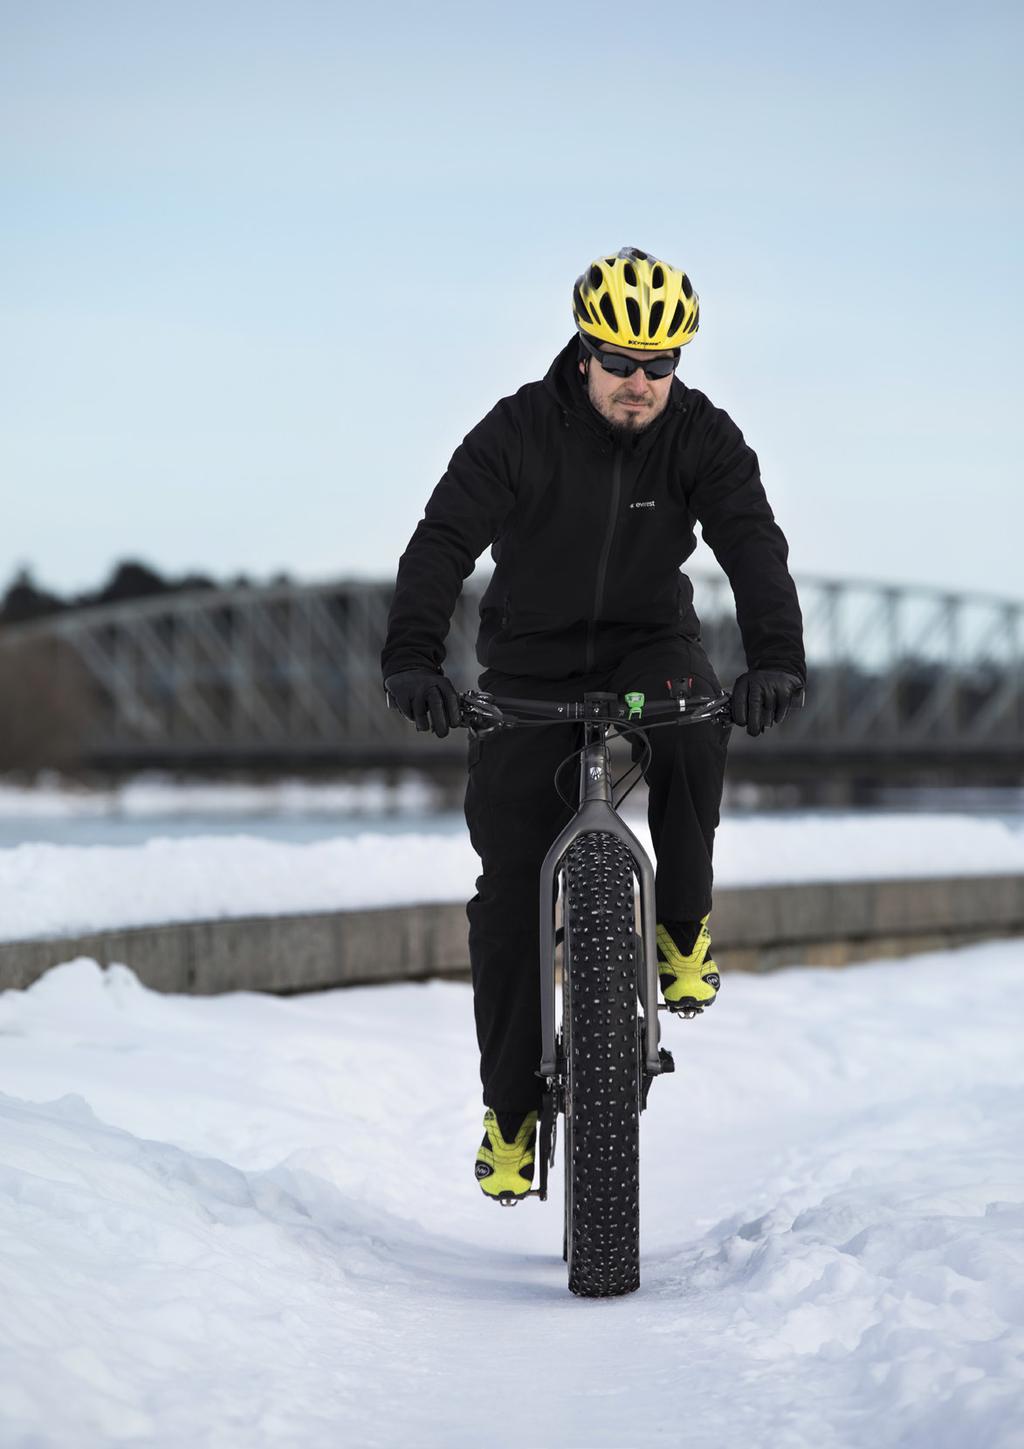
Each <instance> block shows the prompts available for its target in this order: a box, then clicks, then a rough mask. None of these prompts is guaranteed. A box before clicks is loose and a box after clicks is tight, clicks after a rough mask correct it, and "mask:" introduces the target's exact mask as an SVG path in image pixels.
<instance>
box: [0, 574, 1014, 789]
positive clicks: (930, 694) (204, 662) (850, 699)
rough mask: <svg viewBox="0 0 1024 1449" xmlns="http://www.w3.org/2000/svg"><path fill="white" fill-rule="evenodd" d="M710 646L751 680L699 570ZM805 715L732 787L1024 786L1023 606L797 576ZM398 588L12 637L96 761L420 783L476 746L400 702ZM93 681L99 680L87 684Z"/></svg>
mask: <svg viewBox="0 0 1024 1449" xmlns="http://www.w3.org/2000/svg"><path fill="white" fill-rule="evenodd" d="M692 577H693V579H694V586H695V592H696V604H697V610H698V613H699V615H700V617H701V619H702V622H703V631H704V644H705V647H706V648H707V650H708V653H709V654H710V656H711V659H712V662H713V663H714V665H715V667H716V669H717V671H718V673H719V675H720V677H721V678H722V680H723V682H724V683H725V684H726V685H727V686H728V685H729V684H731V682H732V680H733V678H734V677H735V675H736V674H738V673H740V672H741V671H742V669H743V668H744V667H745V666H744V662H743V655H742V650H741V647H740V640H739V634H738V631H737V628H736V624H735V618H734V613H733V601H732V594H731V591H730V589H729V585H728V581H727V580H726V579H725V577H724V576H723V575H715V576H713V577H712V576H707V575H703V574H695V575H693V576H692ZM798 586H799V590H800V598H801V602H802V605H803V610H804V618H805V626H806V639H807V652H808V664H809V672H810V682H809V687H808V691H807V704H806V707H805V709H804V710H802V711H801V712H799V713H797V714H795V715H792V716H791V717H790V719H789V720H788V721H787V722H786V724H785V726H784V727H783V728H781V729H777V730H773V731H772V732H771V733H770V734H768V735H766V736H765V737H764V738H763V739H761V740H757V741H750V740H748V739H747V737H746V735H745V734H743V732H741V731H736V732H735V733H734V737H733V740H734V752H733V757H732V766H731V776H732V778H734V779H735V778H737V777H739V778H744V777H745V778H748V779H753V780H768V781H771V780H775V781H778V780H794V781H799V780H801V779H808V778H813V777H818V778H823V777H830V776H831V777H839V776H842V777H844V778H846V779H856V778H861V777H863V778H870V779H874V780H879V779H902V780H910V779H914V780H917V781H929V780H933V781H935V782H936V783H940V782H946V783H948V782H949V781H950V780H955V781H970V780H973V781H977V782H985V783H999V782H1015V783H1024V603H1019V602H1012V601H1008V600H1003V599H999V598H987V597H981V596H970V595H966V594H951V593H947V592H942V591H939V590H934V589H927V588H916V587H900V586H891V587H887V586H883V585H880V584H873V583H852V582H838V581H833V580H825V579H813V578H804V579H802V580H798ZM392 588H393V585H392V584H390V583H369V582H342V583H334V584H324V585H318V586H289V587H279V588H270V589H263V590H260V589H238V590H233V591H232V590H229V591H223V592H220V591H203V592H196V593H191V594H177V595H174V594H171V595H162V596H160V597H158V598H154V599H147V600H139V601H132V602H126V603H121V604H116V605H106V606H102V607H98V608H93V609H85V610H81V611H77V612H69V613H67V614H63V615H58V616H56V617H54V618H50V619H46V620H43V621H38V622H36V623H33V624H29V625H20V626H14V627H9V628H7V629H6V630H3V631H0V645H2V644H4V643H9V642H14V641H18V642H20V643H21V644H22V645H31V642H32V641H33V640H37V641H39V640H42V641H49V643H50V644H54V643H58V642H60V643H62V644H63V646H65V650H64V653H65V658H66V657H67V651H68V650H70V651H71V653H72V654H73V655H74V656H77V661H79V662H80V666H84V671H85V675H86V678H87V680H88V687H89V692H90V695H91V708H90V709H89V710H88V711H87V714H88V716H89V718H90V721H91V723H90V727H89V737H88V740H87V742H86V749H85V752H84V754H85V758H86V759H87V760H89V761H90V762H91V763H93V764H95V765H98V766H107V767H126V766H143V765H163V766H175V765H182V766H185V765H188V766H209V765H219V766H257V767H258V766H261V765H266V766H274V767H278V768H280V767H289V768H295V767H310V766H315V765H318V764H319V765H331V766H333V767H338V766H349V767H361V768H366V767H375V768H381V767H384V768H404V767H409V766H420V767H426V768H429V767H431V766H432V765H435V766H442V765H444V764H445V763H448V764H454V763H455V762H461V760H462V759H463V756H464V749H465V740H464V738H463V737H461V736H460V735H459V734H458V733H456V734H455V735H454V736H450V737H449V739H448V740H446V741H444V742H441V741H438V740H435V739H433V738H432V737H427V736H421V735H417V733H416V732H415V731H414V730H413V729H412V728H411V727H410V726H408V725H406V724H405V722H404V721H402V720H401V719H400V718H399V717H397V715H396V714H395V713H394V711H389V710H387V709H386V708H385V706H384V698H383V693H382V689H381V684H380V672H379V653H380V648H381V645H382V642H383V639H384V633H385V623H386V618H387V611H388V606H389V603H390V599H391V593H392ZM480 593H481V587H480V585H479V584H475V583H474V581H473V580H471V581H470V583H469V584H468V585H467V587H466V590H465V591H464V593H463V595H462V597H461V599H460V600H459V604H458V606H457V608H456V611H455V615H454V618H453V621H452V629H451V633H450V635H449V639H448V666H447V667H448V669H449V672H450V674H451V677H452V678H453V679H454V681H455V682H456V683H457V684H458V685H459V686H460V687H463V688H465V687H468V686H470V685H472V684H475V683H476V679H477V673H478V666H477V664H476V661H475V657H474V652H473V641H474V638H475V634H476V623H477V606H478V601H479V597H480ZM80 672H81V670H80Z"/></svg>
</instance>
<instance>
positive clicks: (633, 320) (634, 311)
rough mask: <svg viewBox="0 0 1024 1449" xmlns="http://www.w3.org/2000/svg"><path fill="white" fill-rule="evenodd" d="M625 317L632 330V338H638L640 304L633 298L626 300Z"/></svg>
mask: <svg viewBox="0 0 1024 1449" xmlns="http://www.w3.org/2000/svg"><path fill="white" fill-rule="evenodd" d="M626 316H627V317H628V318H629V325H630V327H632V329H633V336H634V337H639V336H640V304H639V302H638V301H637V300H636V298H635V297H627V298H626Z"/></svg>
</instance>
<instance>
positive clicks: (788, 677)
mask: <svg viewBox="0 0 1024 1449" xmlns="http://www.w3.org/2000/svg"><path fill="white" fill-rule="evenodd" d="M803 688H804V683H803V680H802V679H798V678H797V676H796V675H795V674H787V673H786V671H785V670H784V669H751V670H748V672H747V673H746V674H741V675H740V677H739V679H737V681H736V683H735V684H734V685H733V687H732V717H733V719H734V720H735V722H736V723H737V724H738V725H746V727H747V734H748V735H759V734H760V733H761V731H762V730H770V729H771V727H772V725H774V724H781V723H782V721H783V720H784V719H785V718H786V715H787V714H788V713H789V706H790V704H791V703H792V701H793V700H794V699H795V698H796V696H797V695H798V694H801V693H802V692H803Z"/></svg>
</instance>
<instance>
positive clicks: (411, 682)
mask: <svg viewBox="0 0 1024 1449" xmlns="http://www.w3.org/2000/svg"><path fill="white" fill-rule="evenodd" d="M384 688H385V689H386V690H387V692H388V694H390V695H391V698H392V699H393V700H394V701H395V704H396V705H397V706H398V708H399V710H400V711H401V713H402V714H404V715H405V717H406V719H407V720H411V721H412V723H413V724H414V725H415V726H416V728H417V729H418V730H433V731H434V734H435V735H437V737H438V739H440V740H443V739H444V737H445V735H447V733H448V729H449V727H451V728H453V729H454V728H455V726H456V725H458V724H460V723H461V719H462V717H461V714H460V711H459V696H458V694H457V693H456V691H455V686H454V684H452V682H451V680H450V679H447V678H446V677H445V676H444V675H443V674H435V673H434V671H433V670H431V669H403V670H402V671H401V672H400V673H398V674H389V675H388V677H387V679H385V681H384Z"/></svg>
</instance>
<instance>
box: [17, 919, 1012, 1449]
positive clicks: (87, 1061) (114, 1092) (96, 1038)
mask: <svg viewBox="0 0 1024 1449" xmlns="http://www.w3.org/2000/svg"><path fill="white" fill-rule="evenodd" d="M1022 1012H1024V945H1022V944H1021V943H1020V942H1014V943H1006V944H995V945H988V946H984V947H973V948H970V949H968V950H964V951H961V952H957V953H949V954H943V955H936V956H931V957H919V958H916V959H915V960H913V961H909V962H908V961H901V962H899V963H898V964H895V963H890V964H887V963H885V962H881V963H878V964H875V965H871V966H866V967H855V968H849V969H847V970H845V971H842V972H835V971H827V970H821V971H814V970H804V971H798V972H783V973H779V974H777V975H773V976H771V977H770V978H758V977H754V976H746V975H736V976H734V977H730V976H729V975H728V972H727V971H726V977H725V984H724V986H723V988H722V997H721V1000H720V1002H719V1004H718V1005H717V1006H716V1008H715V1011H714V1012H713V1013H711V1014H709V1015H708V1017H707V1018H706V1019H703V1020H700V1021H697V1022H694V1023H682V1022H670V1023H668V1025H667V1026H666V1041H667V1044H668V1045H670V1046H671V1047H673V1048H674V1049H675V1052H676V1059H677V1064H678V1071H677V1074H676V1076H675V1077H673V1078H668V1079H666V1080H665V1081H664V1082H659V1083H657V1084H656V1085H655V1087H654V1089H653V1091H652V1094H651V1109H650V1111H649V1112H648V1113H647V1115H646V1117H645V1119H644V1131H643V1204H644V1227H643V1265H644V1266H643V1284H642V1287H641V1290H640V1292H639V1293H638V1294H636V1295H634V1296H633V1297H631V1298H628V1299H618V1300H609V1301H597V1302H594V1301H581V1300H576V1299H573V1298H572V1297H570V1295H569V1294H568V1293H567V1292H566V1289H565V1279H564V1269H563V1264H562V1261H561V1254H560V1249H561V1227H560V1206H559V1203H558V1201H557V1196H556V1197H555V1198H553V1200H551V1201H549V1202H548V1203H547V1204H540V1203H538V1202H536V1201H535V1200H533V1201H530V1202H528V1203H526V1204H525V1205H523V1206H520V1207H518V1208H516V1209H515V1210H514V1211H513V1212H509V1211H507V1210H502V1209H498V1208H496V1207H495V1206H493V1205H492V1204H489V1203H486V1202H484V1201H483V1199H482V1197H481V1195H480V1193H479V1191H478V1189H477V1187H476V1184H475V1183H474V1181H473V1178H472V1174H471V1161H472V1156H473V1152H474V1150H475V1147H476V1144H477V1141H478V1140H479V1131H480V1111H481V1109H480V1106H479V1104H478V1089H477V1085H476V1064H475V1052H474V1046H473V1033H472V1024H471V1023H472V1015H471V1004H470V993H469V990H468V988H466V987H463V986H460V985H455V984H442V983H433V984H430V985H426V986H410V985H403V986H395V987H382V988H375V989H362V990H350V991H344V992H342V991H338V992H331V993H327V994H324V995H319V996H307V997H299V998H291V999H285V1000H279V999H275V998H271V997H257V996H253V995H233V996H225V997H219V998H213V999H197V998H185V997H164V996H159V995H156V994H154V993H151V992H149V991H147V990H145V989H144V988H143V987H141V986H140V985H139V983H138V981H137V980H136V979H135V978H134V977H133V976H132V974H131V973H130V972H129V971H128V970H126V969H123V968H113V969H111V970H110V971H109V972H106V973H103V972H101V971H100V970H99V968H97V967H96V966H95V965H94V964H93V963H91V962H88V961H77V962H74V963H71V964H68V965H66V966H63V967H59V968H57V969H56V970H54V971H51V972H50V973H49V974H48V975H47V976H45V977H44V978H43V979H42V980H41V981H39V982H38V983H36V985H34V986H33V987H32V988H30V989H29V990H28V991H25V992H7V993H5V994H4V995H3V996H2V997H0V1164H2V1165H0V1444H2V1445H3V1446H4V1449H30V1446H31V1449H79V1446H81V1449H95V1446H105V1445H117V1444H132V1445H135V1444H146V1445H159V1446H167V1449H181V1446H183V1445H188V1446H189V1449H204V1446H209V1449H232V1446H239V1449H242V1446H244V1449H261V1446H275V1449H276V1446H281V1445H288V1446H292V1445H294V1446H301V1449H321V1446H323V1449H337V1446H339V1445H352V1446H359V1449H364V1446H365V1449H375V1446H408V1445H415V1446H417V1449H420V1446H444V1449H461V1446H477V1445H489V1446H495V1449H511V1446H517V1449H518V1446H528V1449H546V1446H551V1449H554V1446H558V1449H602V1446H607V1449H639V1446H641V1445H648V1444H657V1445H666V1446H668V1445H671V1446H679V1445H685V1446H687V1449H732V1446H738V1449H834V1446H844V1449H847V1446H849V1449H854V1446H856V1449H889V1446H891V1449H897V1446H898V1449H1021V1446H1024V1064H1022V1053H1021V1020H1022ZM554 1186H555V1188H556V1193H557V1187H558V1180H557V1178H556V1181H555V1184H554Z"/></svg>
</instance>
